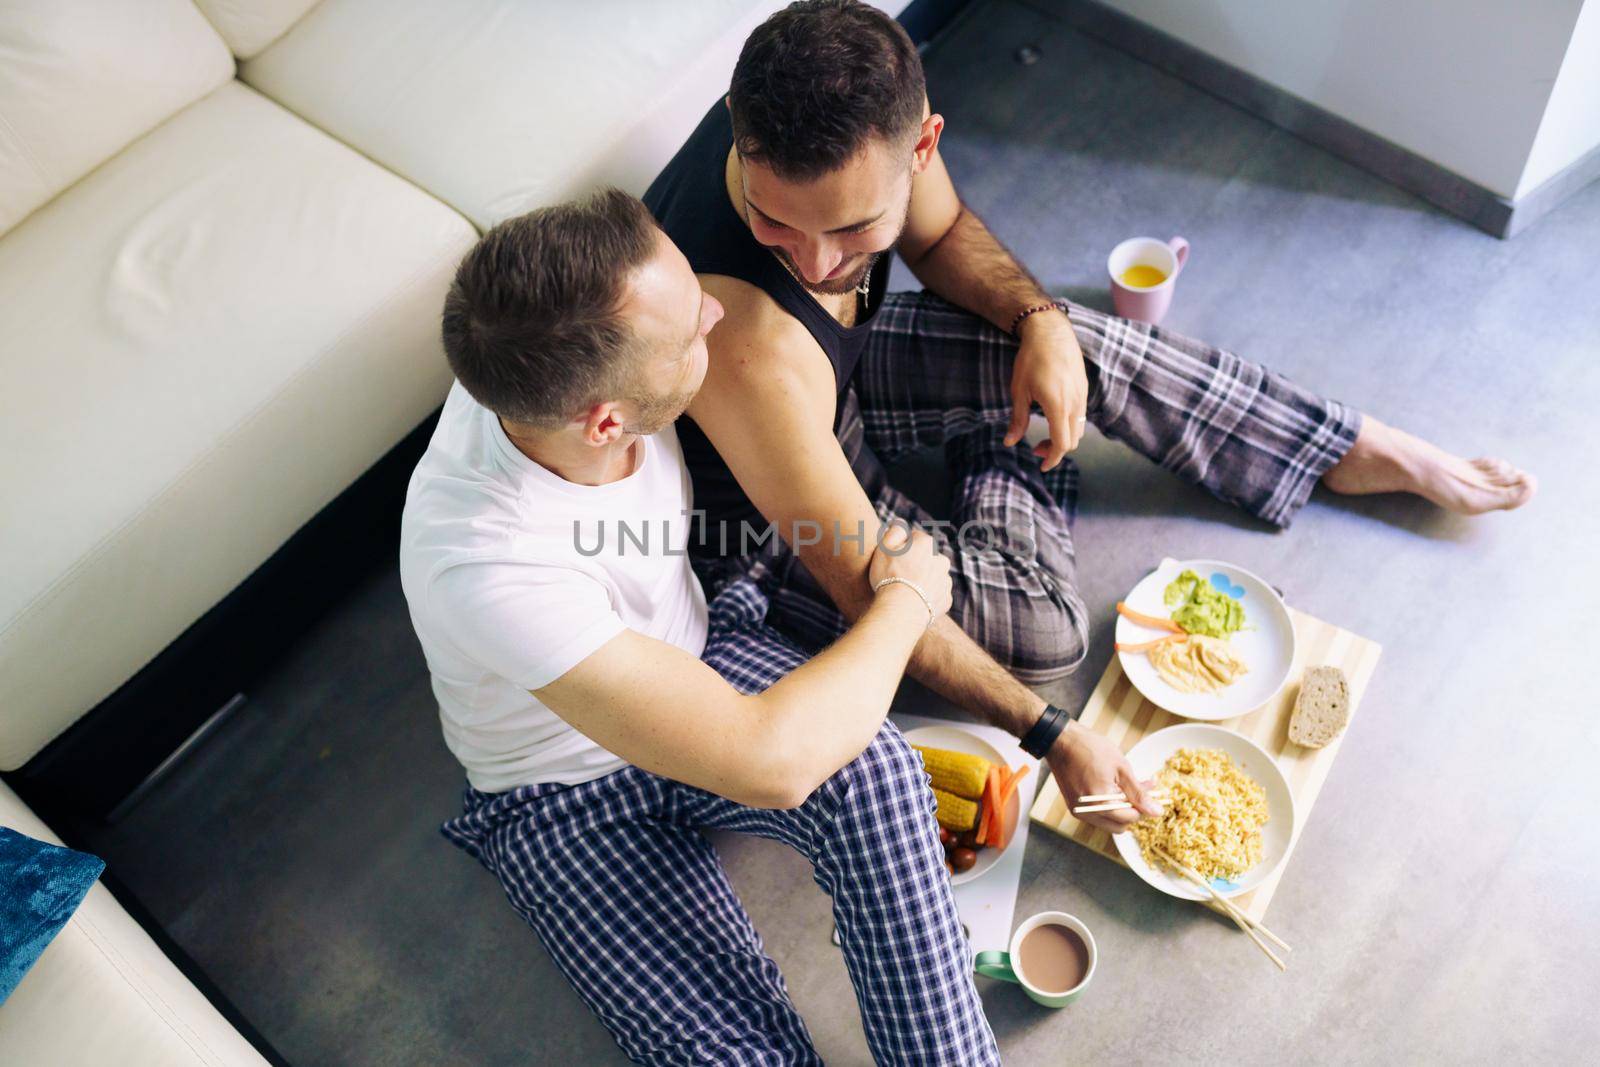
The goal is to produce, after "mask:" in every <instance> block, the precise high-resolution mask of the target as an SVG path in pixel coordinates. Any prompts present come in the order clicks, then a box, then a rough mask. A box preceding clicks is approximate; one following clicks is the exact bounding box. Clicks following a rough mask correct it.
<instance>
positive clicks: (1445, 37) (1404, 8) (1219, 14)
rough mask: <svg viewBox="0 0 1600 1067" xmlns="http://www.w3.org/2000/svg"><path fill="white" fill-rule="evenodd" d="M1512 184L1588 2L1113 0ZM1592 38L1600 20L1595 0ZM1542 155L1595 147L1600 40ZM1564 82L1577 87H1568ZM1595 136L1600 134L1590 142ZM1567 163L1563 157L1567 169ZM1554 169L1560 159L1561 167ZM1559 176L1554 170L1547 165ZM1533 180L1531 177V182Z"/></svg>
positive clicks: (1443, 159) (1331, 107)
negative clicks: (1586, 103) (1591, 99)
mask: <svg viewBox="0 0 1600 1067" xmlns="http://www.w3.org/2000/svg"><path fill="white" fill-rule="evenodd" d="M1100 2H1101V3H1103V4H1105V5H1106V6H1108V7H1112V8H1115V9H1117V10H1119V11H1122V12H1123V13H1125V14H1128V15H1131V16H1133V17H1134V18H1137V19H1140V20H1141V21H1143V22H1147V23H1149V24H1150V25H1153V26H1155V27H1156V28H1158V29H1160V30H1162V31H1164V32H1166V33H1168V34H1170V35H1172V36H1174V37H1177V38H1178V39H1179V40H1182V41H1184V42H1185V43H1187V44H1190V45H1193V46H1194V47H1196V48H1199V49H1201V50H1202V51H1204V52H1207V53H1210V54H1211V55H1213V56H1216V57H1217V58H1219V59H1221V60H1223V61H1225V62H1227V63H1229V64H1231V65H1233V66H1235V67H1239V68H1241V69H1243V70H1245V71H1248V72H1249V73H1251V74H1254V75H1255V76H1256V77H1258V78H1261V79H1263V80H1265V81H1268V82H1271V83H1272V84H1274V85H1276V86H1278V87H1279V88H1282V89H1286V90H1288V91H1289V92H1291V93H1293V94H1294V95H1296V96H1298V97H1301V98H1302V99H1304V100H1307V101H1310V102H1311V103H1313V104H1316V105H1317V106H1318V107H1321V108H1323V109H1325V110H1327V111H1331V112H1333V113H1334V114H1336V115H1338V116H1340V117H1341V118H1345V119H1348V120H1349V121H1351V122H1353V123H1355V124H1356V125H1357V126H1361V127H1363V128H1364V129H1367V130H1370V131H1372V132H1373V133H1376V134H1379V135H1380V136H1382V137H1385V138H1387V139H1388V140H1390V141H1393V142H1395V143H1396V144H1398V145H1401V146H1402V147H1404V148H1407V149H1409V150H1411V151H1412V152H1415V153H1416V154H1418V155H1420V156H1423V157H1424V158H1426V159H1429V160H1432V161H1433V162H1435V163H1437V164H1439V165H1440V166H1442V167H1445V168H1446V169H1448V170H1452V171H1454V172H1456V173H1457V174H1460V175H1462V176H1463V177H1466V178H1469V179H1471V180H1472V181H1474V182H1477V183H1478V184H1479V185H1482V186H1484V187H1486V188H1488V189H1490V190H1493V191H1494V192H1495V193H1498V194H1499V195H1501V196H1505V197H1513V196H1515V195H1516V193H1518V192H1519V191H1521V190H1522V183H1523V180H1524V176H1525V172H1528V170H1529V167H1528V164H1529V153H1530V152H1531V151H1532V150H1533V148H1534V140H1535V136H1536V135H1538V134H1540V133H1541V130H1540V121H1541V119H1542V118H1544V116H1545V110H1546V104H1547V103H1548V102H1549V101H1550V98H1551V90H1552V87H1554V86H1555V84H1556V76H1557V73H1558V71H1560V70H1561V68H1562V59H1563V57H1564V56H1566V55H1567V54H1568V48H1567V45H1568V41H1569V40H1570V39H1571V38H1572V36H1573V28H1574V25H1575V23H1577V21H1578V16H1579V12H1580V10H1581V9H1582V8H1583V4H1584V0H1100ZM1588 6H1589V8H1590V9H1591V10H1590V11H1589V12H1588V13H1587V14H1588V16H1589V17H1588V18H1586V19H1585V20H1584V21H1585V27H1584V28H1585V31H1586V33H1587V34H1588V36H1589V38H1591V39H1592V38H1594V37H1596V36H1597V33H1600V31H1596V30H1595V29H1594V24H1595V23H1596V22H1597V21H1600V18H1597V17H1596V14H1595V12H1594V10H1593V9H1595V8H1600V0H1590V2H1589V5H1588ZM1589 48H1590V51H1588V52H1587V60H1585V61H1583V62H1579V63H1578V64H1577V66H1580V67H1584V68H1585V69H1584V70H1583V71H1581V72H1575V74H1574V82H1573V88H1572V91H1571V94H1572V96H1573V98H1574V99H1573V100H1572V102H1571V104H1570V106H1569V105H1564V110H1563V115H1562V116H1558V117H1557V119H1556V121H1555V123H1554V125H1552V127H1551V132H1550V144H1549V148H1548V149H1546V148H1545V146H1544V145H1542V144H1541V145H1540V149H1541V152H1542V153H1546V154H1543V155H1541V157H1540V158H1541V167H1547V166H1549V165H1550V164H1549V163H1546V162H1543V161H1544V160H1546V159H1547V160H1549V161H1556V160H1560V159H1563V158H1565V159H1566V160H1567V161H1568V162H1570V159H1572V158H1576V157H1577V156H1578V155H1581V154H1582V153H1583V150H1586V148H1585V149H1578V150H1575V146H1576V145H1578V144H1580V143H1583V142H1584V139H1585V138H1589V139H1588V142H1587V145H1592V144H1594V143H1595V142H1596V141H1600V135H1596V136H1590V135H1591V134H1593V133H1594V132H1595V131H1594V130H1593V129H1592V127H1593V125H1594V122H1595V121H1596V115H1595V107H1594V105H1593V104H1592V103H1590V104H1589V106H1588V108H1587V110H1586V109H1585V107H1584V106H1583V105H1584V101H1583V100H1582V99H1581V98H1582V97H1583V96H1584V94H1585V93H1587V94H1589V95H1590V96H1592V95H1593V92H1594V88H1595V81H1594V79H1595V77H1596V73H1595V64H1594V61H1595V59H1596V58H1597V54H1596V52H1595V51H1594V49H1596V48H1600V42H1595V43H1592V44H1591V45H1590V46H1589ZM1563 88H1565V87H1564V86H1563ZM1586 147H1587V146H1586ZM1564 165H1565V163H1557V164H1555V165H1554V168H1553V169H1560V166H1564ZM1551 172H1553V170H1552V171H1551ZM1546 176H1548V174H1547V175H1546ZM1530 187H1531V186H1530Z"/></svg>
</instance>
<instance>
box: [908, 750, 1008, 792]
mask: <svg viewBox="0 0 1600 1067" xmlns="http://www.w3.org/2000/svg"><path fill="white" fill-rule="evenodd" d="M911 747H912V748H914V749H916V750H917V751H918V752H919V753H921V755H922V765H923V766H924V767H925V768H927V771H928V777H929V778H931V779H933V787H934V788H935V789H943V790H944V791H945V792H946V793H954V794H955V795H956V796H958V797H966V798H967V799H968V800H976V799H977V798H978V797H981V796H982V795H983V783H984V781H985V780H986V779H988V777H989V767H990V763H989V761H988V760H986V759H984V758H983V757H982V756H973V755H970V754H968V753H966V752H951V751H950V750H949V749H944V748H924V747H923V746H921V745H912V746H911Z"/></svg>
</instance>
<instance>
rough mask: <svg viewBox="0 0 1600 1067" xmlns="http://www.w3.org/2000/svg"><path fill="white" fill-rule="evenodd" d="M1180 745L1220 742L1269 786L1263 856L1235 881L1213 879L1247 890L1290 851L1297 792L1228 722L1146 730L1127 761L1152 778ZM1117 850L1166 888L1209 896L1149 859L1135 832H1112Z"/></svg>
mask: <svg viewBox="0 0 1600 1067" xmlns="http://www.w3.org/2000/svg"><path fill="white" fill-rule="evenodd" d="M1180 748H1220V749H1222V751H1224V752H1226V753H1227V754H1228V757H1229V758H1230V759H1232V760H1233V762H1234V763H1236V764H1238V766H1239V769H1240V770H1242V771H1244V773H1246V774H1248V775H1249V776H1250V777H1252V778H1254V779H1255V780H1256V781H1257V782H1260V783H1261V788H1263V789H1265V790H1266V791H1267V824H1266V825H1265V826H1263V827H1262V828H1261V862H1260V863H1258V864H1256V865H1255V866H1254V867H1252V868H1250V869H1249V870H1248V871H1245V872H1244V873H1243V874H1241V875H1240V876H1239V878H1238V880H1237V881H1232V882H1230V881H1227V880H1225V879H1222V878H1213V879H1212V880H1211V884H1212V886H1213V887H1215V889H1216V890H1217V892H1218V893H1221V894H1222V895H1223V896H1225V897H1234V896H1238V895H1239V894H1240V893H1248V892H1250V890H1252V889H1254V888H1255V887H1256V886H1258V885H1260V884H1261V883H1262V882H1264V881H1266V879H1267V876H1268V875H1270V874H1271V873H1272V872H1273V871H1274V870H1276V869H1277V866H1278V864H1280V863H1282V862H1283V861H1284V858H1285V857H1286V856H1288V855H1289V848H1290V846H1291V845H1293V844H1294V824H1295V815H1294V795H1293V794H1292V793H1290V792H1289V781H1288V779H1286V778H1285V777H1284V776H1283V771H1281V770H1279V769H1278V765H1277V763H1276V762H1274V761H1273V759H1272V757H1271V756H1269V755H1267V753H1266V751H1265V750H1264V749H1263V748H1261V746H1259V745H1257V744H1256V743H1255V742H1254V741H1251V740H1250V739H1249V738H1247V737H1243V736H1241V735H1239V734H1236V733H1234V732H1233V731H1232V730H1229V729H1228V728H1226V727H1224V726H1210V725H1207V724H1205V723H1198V722H1185V723H1179V724H1178V725H1176V726H1168V727H1167V728H1166V729H1164V730H1157V731H1156V732H1155V733H1153V734H1149V735H1147V736H1146V737H1145V738H1144V739H1143V740H1141V741H1140V742H1139V743H1138V744H1137V745H1134V746H1133V748H1131V749H1129V750H1128V762H1129V763H1131V764H1132V765H1133V770H1134V773H1135V774H1137V775H1138V776H1139V778H1140V780H1141V781H1142V780H1144V779H1147V778H1154V777H1155V776H1156V773H1157V772H1158V771H1160V770H1161V768H1162V766H1163V765H1164V764H1165V763H1166V762H1167V757H1169V756H1171V755H1172V754H1173V753H1174V752H1176V751H1178V749H1180ZM1111 840H1112V842H1113V843H1114V844H1115V845H1116V846H1117V853H1118V855H1120V856H1121V857H1122V861H1123V862H1124V863H1126V864H1127V865H1128V867H1129V868H1130V869H1132V871H1133V872H1134V873H1135V874H1137V875H1138V876H1139V877H1140V878H1143V879H1144V880H1145V881H1146V882H1149V883H1150V884H1151V885H1153V886H1155V887H1156V888H1157V889H1159V890H1161V891H1162V892H1163V893H1167V894H1170V895H1171V896H1175V897H1182V898H1183V899H1185V900H1209V899H1211V897H1210V894H1208V893H1203V892H1201V890H1200V887H1199V886H1197V885H1195V884H1194V883H1193V882H1191V881H1189V880H1188V879H1186V878H1185V877H1184V876H1183V875H1181V874H1178V873H1177V872H1175V871H1168V870H1167V869H1166V868H1161V869H1159V870H1158V869H1156V868H1153V867H1151V866H1150V864H1148V863H1146V862H1145V859H1144V854H1143V853H1142V852H1140V851H1139V842H1138V841H1136V840H1134V836H1133V834H1132V833H1125V834H1114V835H1112V838H1111Z"/></svg>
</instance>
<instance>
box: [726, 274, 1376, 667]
mask: <svg viewBox="0 0 1600 1067" xmlns="http://www.w3.org/2000/svg"><path fill="white" fill-rule="evenodd" d="M1061 306H1062V308H1063V309H1064V310H1065V311H1066V312H1067V313H1068V315H1069V317H1070V318H1071V320H1072V324H1073V327H1074V330H1075V332H1076V334H1077V338H1078V344H1079V347H1080V348H1081V349H1082V350H1083V356H1084V363H1085V367H1086V370H1087V376H1088V380H1089V396H1088V411H1087V416H1088V420H1089V422H1091V423H1093V424H1094V425H1095V426H1096V427H1097V428H1099V430H1100V431H1101V432H1102V433H1103V434H1105V435H1106V436H1107V437H1109V438H1112V439H1113V440H1117V441H1121V442H1123V443H1124V444H1127V445H1129V446H1130V447H1132V448H1133V449H1135V450H1136V451H1138V452H1140V453H1142V454H1143V455H1145V456H1147V457H1149V458H1150V459H1152V460H1154V461H1155V462H1157V463H1159V464H1160V465H1161V466H1162V467H1165V468H1166V469H1167V470H1170V471H1173V472H1174V473H1176V474H1178V475H1180V476H1181V477H1183V478H1185V479H1187V480H1188V481H1190V482H1193V483H1195V484H1197V485H1200V486H1201V487H1203V488H1205V489H1206V490H1208V491H1209V492H1211V493H1212V494H1213V495H1214V496H1217V497H1218V498H1220V499H1222V500H1224V501H1227V502H1229V503H1231V504H1234V505H1236V506H1238V507H1240V508H1242V509H1244V510H1245V511H1247V512H1249V513H1250V514H1252V515H1254V516H1256V517H1257V518H1259V519H1262V520H1263V521H1265V522H1268V523H1271V524H1272V525H1274V526H1279V527H1286V526H1288V525H1289V522H1290V520H1291V519H1293V517H1294V515H1295V513H1296V512H1297V511H1299V509H1300V508H1301V507H1302V506H1303V505H1304V504H1305V502H1306V500H1307V499H1308V498H1309V497H1310V495H1311V490H1312V489H1313V488H1314V487H1315V485H1316V483H1317V481H1318V479H1320V478H1321V477H1322V475H1323V474H1325V473H1326V472H1327V471H1328V470H1329V469H1330V468H1331V467H1333V465H1334V464H1335V463H1337V462H1338V461H1339V460H1340V459H1341V458H1342V457H1343V456H1344V454H1345V453H1346V452H1347V451H1349V449H1350V446H1351V445H1352V444H1353V443H1354V442H1355V439H1356V434H1357V432H1358V431H1359V430H1360V427H1361V416H1360V414H1359V413H1358V412H1356V411H1355V410H1354V409H1352V408H1348V407H1346V406H1345V405H1343V404H1340V403H1338V402H1337V401H1332V400H1325V399H1322V398H1320V397H1318V396H1316V395H1315V394H1313V393H1311V392H1309V391H1308V390H1306V389H1303V388H1301V387H1300V386H1298V385H1295V384H1294V383H1293V382H1290V381H1289V380H1288V379H1286V378H1284V377H1282V376H1281V375H1278V374H1274V373H1273V372H1271V371H1269V370H1267V369H1266V368H1265V367H1262V366H1261V365H1259V364H1256V363H1251V362H1249V361H1247V360H1244V359H1241V358H1239V357H1238V356H1237V355H1234V354H1233V353H1231V352H1227V351H1224V350H1223V349H1220V348H1217V347H1215V346H1213V345H1208V344H1205V343H1203V342H1201V341H1196V340H1194V339H1193V338H1189V337H1185V336H1183V335H1181V334H1178V333H1174V332H1172V331H1171V330H1165V329H1162V328H1160V327H1156V326H1150V325H1147V324H1145V323H1142V322H1135V321H1132V320H1129V319H1123V318H1119V317H1117V316H1114V315H1107V314H1105V313H1103V312H1100V311H1096V310H1094V309H1092V308H1086V307H1083V306H1081V305H1079V304H1074V303H1070V302H1066V301H1063V302H1061ZM1016 350H1017V342H1016V341H1015V340H1013V339H1012V338H1011V337H1010V336H1009V335H1008V334H1006V333H1005V332H1004V331H1001V330H999V329H996V328H995V327H994V326H993V325H992V324H990V323H989V322H986V321H985V320H983V319H981V318H979V317H977V316H976V315H973V314H971V313H970V312H967V311H965V310H962V309H961V308H958V307H956V306H955V305H953V304H950V303H947V302H946V301H944V300H942V299H940V298H939V297H937V296H935V295H933V294H932V293H928V292H920V293H909V292H908V293H891V294H889V295H888V296H887V297H886V298H885V299H884V303H883V306H882V307H881V308H880V309H879V311H878V315H877V320H876V324H875V325H874V327H873V329H872V332H871V334H870V335H869V338H868V341H867V347H866V349H865V351H864V352H863V354H862V357H861V363H860V367H859V369H858V371H857V373H856V376H855V379H854V381H853V383H852V385H851V386H850V388H849V389H847V391H846V393H845V396H844V397H843V399H842V400H841V405H842V407H841V411H840V416H839V428H838V438H839V444H840V446H841V448H843V450H844V453H845V455H846V457H847V458H849V459H850V460H851V461H852V465H854V464H855V463H856V462H857V461H858V460H859V458H860V456H861V453H862V451H863V450H864V449H867V448H870V449H871V450H872V451H873V452H874V453H876V454H877V455H878V456H879V457H880V458H881V459H882V460H884V461H885V462H891V463H892V462H894V461H895V460H897V459H900V458H902V457H904V456H906V455H908V454H909V453H911V452H913V451H916V450H920V449H927V448H935V447H943V449H944V452H945V462H946V467H947V469H948V470H949V472H950V476H951V480H952V483H953V492H952V494H951V497H952V514H951V517H950V522H949V525H948V526H946V527H944V530H942V531H941V532H944V531H945V530H948V531H950V532H951V533H954V534H957V535H959V532H960V531H961V530H962V529H966V530H967V531H968V532H969V536H967V537H961V536H953V537H941V541H942V542H943V547H944V549H945V551H946V552H947V553H948V554H949V555H950V557H951V563H952V566H951V571H952V575H953V577H954V580H955V589H954V592H955V597H954V606H953V607H952V609H951V614H952V615H953V616H954V617H955V619H956V621H957V622H958V623H959V624H960V626H961V628H962V629H963V630H965V631H966V632H967V634H968V635H969V636H971V637H972V638H973V639H974V640H975V641H976V642H977V643H978V644H979V645H981V646H982V647H983V648H985V649H986V650H987V651H988V652H989V653H990V654H991V655H993V656H994V657H995V659H996V660H998V661H999V662H1000V663H1001V664H1003V665H1005V666H1006V667H1008V668H1009V669H1010V670H1011V671H1012V673H1014V674H1015V675H1016V676H1017V677H1018V678H1019V679H1021V680H1022V681H1023V682H1025V683H1028V684H1030V685H1038V684H1042V683H1045V682H1049V681H1054V680H1056V679H1058V678H1061V677H1063V676H1065V675H1067V674H1070V673H1071V672H1072V671H1073V670H1075V669H1076V668H1077V667H1078V665H1079V664H1080V663H1081V662H1082V661H1083V657H1084V655H1085V653H1086V652H1087V651H1088V620H1087V612H1086V610H1085V607H1084V604H1083V600H1082V598H1081V597H1080V596H1079V593H1078V588H1077V579H1076V557H1075V552H1074V548H1073V542H1072V533H1071V529H1070V527H1069V525H1068V523H1069V520H1070V518H1071V514H1072V511H1073V509H1074V507H1075V505H1076V495H1077V479H1078V475H1077V468H1076V467H1075V466H1074V465H1073V464H1072V462H1071V461H1070V460H1066V461H1063V462H1062V463H1061V464H1060V465H1059V466H1058V467H1056V468H1055V470H1053V471H1050V472H1049V473H1043V472H1041V471H1040V469H1039V461H1038V460H1037V459H1035V458H1034V457H1033V455H1032V453H1031V451H1030V450H1029V448H1028V447H1027V445H1025V444H1019V445H1017V446H1015V447H1012V448H1007V447H1006V446H1005V445H1004V443H1003V439H1004V435H1005V432H1006V428H1007V426H1008V425H1009V423H1010V419H1011V412H1012V405H1011V394H1010V383H1011V366H1012V362H1013V360H1014V359H1015V356H1016ZM881 481H882V482H883V483H884V484H885V486H886V487H885V488H884V489H882V490H880V491H879V492H878V493H877V496H876V498H875V499H874V501H873V505H874V508H875V510H876V511H877V513H878V517H879V518H880V519H881V520H883V521H885V522H887V521H889V520H890V519H891V518H899V519H903V520H906V521H908V522H911V523H913V524H918V525H925V526H927V525H931V524H933V518H932V516H930V515H929V514H928V513H927V512H926V511H924V510H923V509H922V508H921V507H919V506H918V505H917V504H915V503H914V502H913V501H912V500H911V499H910V498H909V497H907V496H906V495H905V494H903V493H901V492H899V491H898V490H896V489H894V488H893V487H892V486H888V485H887V481H888V479H887V478H883V479H881ZM952 528H953V529H952ZM980 533H982V534H983V536H979V534H980ZM697 566H698V568H699V571H700V574H701V577H702V580H704V581H705V582H707V584H708V586H709V587H710V588H711V589H712V590H713V591H714V590H715V589H717V588H719V587H720V586H721V584H722V583H723V582H726V581H729V580H732V579H734V578H736V577H739V576H749V577H752V578H754V579H755V580H757V581H758V582H760V583H761V584H762V586H763V588H764V589H766V591H767V593H768V595H769V596H770V597H771V599H772V613H771V620H772V622H773V624H774V625H775V626H777V627H778V628H779V629H781V630H783V631H784V632H785V633H788V634H790V635H792V636H793V637H795V638H796V640H798V641H799V642H800V644H801V645H802V646H803V647H805V648H807V649H809V650H812V651H815V650H817V649H820V648H822V647H824V646H825V645H827V644H828V643H829V642H831V641H832V640H833V639H834V638H836V637H837V636H838V635H839V634H840V633H842V632H843V630H844V626H845V620H844V618H843V617H842V616H841V615H840V614H839V611H838V609H836V608H835V607H834V606H833V600H832V598H831V597H829V596H828V594H827V592H826V591H825V590H823V588H822V587H821V585H820V584H819V583H818V582H817V581H816V579H815V578H814V577H812V575H811V574H810V572H809V571H807V570H806V568H805V566H804V565H803V564H802V563H800V561H799V559H798V558H797V556H796V555H795V553H794V552H793V551H792V550H791V549H790V548H789V546H788V545H786V544H784V543H782V542H781V541H778V540H777V539H773V541H772V542H769V543H768V544H767V545H765V546H764V547H762V548H761V549H759V550H757V551H756V552H753V553H751V554H749V555H747V556H744V557H740V558H730V559H723V560H711V561H697Z"/></svg>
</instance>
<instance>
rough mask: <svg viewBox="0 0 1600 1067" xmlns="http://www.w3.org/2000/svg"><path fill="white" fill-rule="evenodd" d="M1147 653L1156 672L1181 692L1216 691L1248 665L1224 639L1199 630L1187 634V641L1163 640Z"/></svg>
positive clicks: (1246, 670) (1242, 671) (1229, 683)
mask: <svg viewBox="0 0 1600 1067" xmlns="http://www.w3.org/2000/svg"><path fill="white" fill-rule="evenodd" d="M1148 655H1149V656H1150V665H1151V666H1152V667H1154V668H1155V669H1156V673H1157V674H1159V675H1161V678H1162V680H1163V681H1165V682H1166V683H1167V684H1168V685H1170V686H1172V688H1174V689H1176V690H1178V691H1179V692H1180V693H1215V692H1216V691H1217V690H1219V689H1225V688H1227V687H1228V686H1230V685H1232V684H1233V683H1234V682H1236V681H1238V680H1239V677H1240V675H1243V674H1245V673H1246V672H1248V671H1249V669H1250V668H1248V667H1246V666H1245V665H1244V660H1242V659H1240V658H1239V657H1238V656H1236V655H1234V654H1233V650H1232V649H1230V648H1229V647H1228V643H1227V642H1226V641H1219V640H1217V639H1216V638H1215V637H1204V636H1202V635H1200V634H1190V635H1189V639H1188V640H1187V641H1165V642H1163V643H1161V644H1159V645H1157V646H1155V647H1154V648H1152V649H1151V650H1150V651H1149V653H1148Z"/></svg>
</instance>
